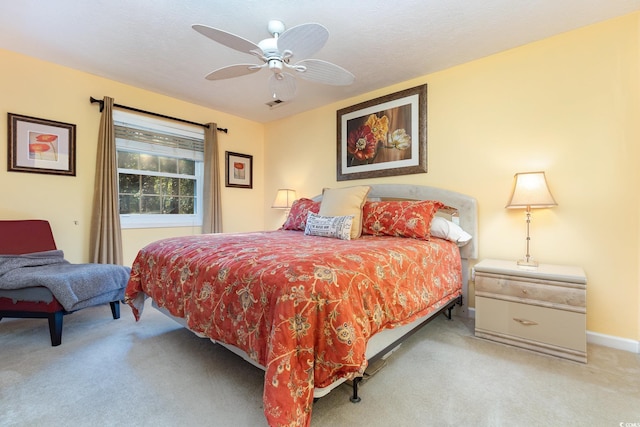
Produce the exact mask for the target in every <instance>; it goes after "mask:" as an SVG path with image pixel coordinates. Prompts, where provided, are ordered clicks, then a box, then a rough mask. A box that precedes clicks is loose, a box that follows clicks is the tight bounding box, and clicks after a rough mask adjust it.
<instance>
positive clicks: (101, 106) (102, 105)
mask: <svg viewBox="0 0 640 427" xmlns="http://www.w3.org/2000/svg"><path fill="white" fill-rule="evenodd" d="M89 102H91V103H92V104H95V103H96V102H97V103H98V104H100V112H101V113H102V110H104V101H103V100H102V99H95V98H94V97H93V96H90V97H89Z"/></svg>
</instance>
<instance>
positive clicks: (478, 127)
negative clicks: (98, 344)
mask: <svg viewBox="0 0 640 427" xmlns="http://www.w3.org/2000/svg"><path fill="white" fill-rule="evenodd" d="M639 16H640V15H639V14H632V15H628V16H626V17H623V18H620V19H616V20H613V21H608V22H605V23H601V24H598V25H594V26H591V27H588V28H584V29H581V30H578V31H573V32H570V33H566V34H563V35H560V36H557V37H554V38H552V39H548V40H544V41H541V42H538V43H534V44H531V45H527V46H524V47H521V48H518V49H514V50H510V51H507V52H504V53H501V54H498V55H493V56H491V57H487V58H484V59H482V60H479V61H475V62H471V63H468V64H465V65H462V66H459V67H455V68H452V69H449V70H445V71H442V72H439V73H435V74H431V75H426V76H424V77H422V78H419V79H415V80H412V81H407V82H404V83H403V84H400V85H396V86H393V87H388V88H384V89H380V90H378V91H375V92H372V93H368V94H365V95H363V96H361V97H357V98H351V99H346V100H344V101H342V102H340V103H336V104H332V105H328V106H326V107H323V108H320V109H317V110H314V111H310V112H306V113H303V114H299V115H297V116H294V117H291V118H288V119H284V120H280V121H276V122H272V123H268V124H266V125H262V124H259V123H255V122H251V121H247V120H244V119H240V118H238V117H234V116H230V115H228V114H225V113H222V112H219V111H213V110H210V109H207V108H204V107H200V106H197V105H193V104H189V103H185V102H181V101H178V100H176V99H172V98H169V97H165V96H162V95H158V94H155V93H152V92H148V91H143V90H141V89H138V88H135V87H131V86H127V85H123V84H120V83H117V82H114V81H110V80H106V79H102V78H100V77H96V76H93V75H88V74H85V73H81V72H77V71H74V70H71V69H68V68H64V67H59V66H57V65H53V64H50V63H45V62H42V61H38V60H35V59H32V58H28V57H24V56H22V55H18V54H15V53H12V52H8V51H3V50H0V64H2V65H3V66H2V67H1V68H0V112H1V113H2V114H4V116H5V117H6V113H7V112H12V113H16V114H24V115H28V116H35V117H40V118H45V119H51V120H57V121H62V122H68V123H75V124H76V125H77V136H78V140H77V143H78V165H77V176H76V177H64V176H49V175H40V174H30V173H16V172H11V173H10V172H7V171H6V168H5V167H2V168H0V218H2V219H10V218H36V217H37V218H46V219H48V220H50V221H51V223H52V226H53V230H54V234H55V236H56V239H57V242H58V246H59V247H60V248H62V249H64V250H65V253H66V255H67V258H68V259H69V260H71V261H72V262H82V261H85V260H87V259H88V242H89V228H88V227H89V223H90V218H91V200H92V192H93V179H94V177H93V168H94V163H95V152H96V138H97V129H98V123H99V113H98V107H97V106H96V105H91V104H90V103H89V101H88V99H89V96H94V97H102V96H104V95H108V96H112V97H114V98H115V99H116V102H118V103H121V104H124V105H131V106H135V107H138V108H143V109H148V110H152V111H156V112H159V113H163V114H168V115H173V116H177V117H182V118H185V119H188V120H193V121H197V122H209V121H215V122H217V123H218V124H219V125H220V126H222V127H228V128H229V134H228V135H224V134H220V135H219V136H220V151H221V158H220V160H221V167H223V166H224V165H223V162H224V151H225V150H229V151H236V152H241V153H246V154H251V155H253V156H254V168H255V170H254V189H253V190H244V189H231V188H229V189H227V188H224V187H223V205H224V208H223V215H224V218H223V221H224V231H228V232H232V231H251V230H259V229H264V228H266V229H274V228H277V227H278V226H279V225H280V224H281V223H282V221H283V219H284V218H283V214H282V212H280V211H276V210H273V209H270V205H271V203H272V201H273V198H274V197H275V193H276V190H277V189H278V188H282V187H292V188H295V189H296V190H297V191H298V195H299V196H313V195H316V194H317V193H319V192H320V191H321V189H322V188H323V187H326V186H345V185H352V184H360V183H363V182H368V181H350V182H339V183H338V182H336V123H335V120H336V110H337V109H340V108H343V107H346V106H349V105H353V104H355V103H358V102H361V101H365V100H368V99H372V98H374V97H377V96H382V95H386V94H389V93H393V92H395V91H397V90H400V89H404V88H408V87H413V86H417V85H420V84H424V83H427V84H428V87H429V89H428V90H429V93H428V139H429V141H428V144H429V146H428V166H429V172H428V173H427V174H419V175H405V176H399V177H396V178H380V179H374V180H371V181H370V182H398V183H412V184H422V185H431V186H437V187H444V188H448V189H451V190H455V191H459V192H462V193H466V194H471V195H473V196H475V197H476V198H477V199H478V202H479V208H480V238H479V240H480V242H479V245H480V257H481V258H486V257H495V258H506V259H517V258H519V257H521V256H522V255H523V252H524V236H525V229H524V216H523V213H522V212H518V211H511V210H506V209H504V205H505V203H506V202H507V198H508V196H509V191H510V189H511V184H512V178H513V174H514V173H516V172H521V171H531V170H545V171H546V172H547V177H548V180H549V183H550V187H551V190H552V192H553V194H554V196H555V197H556V200H557V201H558V203H559V206H558V207H556V208H554V209H548V210H540V211H535V212H534V218H533V224H532V247H531V252H532V254H533V255H534V256H535V257H536V258H538V259H539V260H540V261H541V262H548V263H566V264H574V265H580V266H582V267H583V268H584V269H585V271H586V273H587V276H588V280H589V285H588V302H587V304H588V308H587V310H588V315H587V317H588V325H587V326H588V329H589V330H590V331H593V332H599V333H603V334H609V335H614V336H618V337H623V338H629V339H634V340H638V339H640V308H639V307H640V292H639V289H640V286H639V278H640V268H639V264H640V262H639V261H640V248H639V242H640V227H639V226H638V225H639V220H640V208H639V201H640V195H639V194H638V188H640V185H639V184H640V182H639V181H640V177H639V174H638V173H637V172H636V169H637V166H638V163H639V160H638V159H639V154H640V153H639V151H640V150H639V147H638V145H639V138H640V127H639V126H640V125H638V124H637V123H636V122H638V117H640V106H639V103H640V84H639V82H638V79H639V78H640V77H639V76H640V65H639V62H640V60H639V57H640V52H639V44H638V33H639V29H640V25H639V23H638V20H639ZM6 126H7V123H6V119H2V120H0V135H6V134H7V128H6ZM3 144H6V143H3ZM6 156H7V150H6V146H4V148H2V149H0V164H6V162H7V158H6ZM74 221H78V223H79V225H74ZM196 232H199V230H192V229H190V228H178V229H160V230H158V229H147V230H126V231H125V232H124V236H123V237H124V244H125V246H126V248H125V262H127V263H130V262H132V261H133V257H134V256H135V253H137V250H138V249H139V248H140V247H141V246H143V245H144V244H146V243H147V242H150V241H152V240H155V239H157V238H160V237H164V236H169V235H181V234H192V233H196ZM559 326H561V325H559Z"/></svg>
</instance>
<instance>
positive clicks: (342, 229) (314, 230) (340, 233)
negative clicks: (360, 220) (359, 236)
mask: <svg viewBox="0 0 640 427" xmlns="http://www.w3.org/2000/svg"><path fill="white" fill-rule="evenodd" d="M352 225H353V215H347V216H321V215H316V214H314V213H313V212H309V216H308V217H307V226H306V227H305V229H304V234H306V235H307V236H320V237H337V238H338V239H342V240H351V227H352Z"/></svg>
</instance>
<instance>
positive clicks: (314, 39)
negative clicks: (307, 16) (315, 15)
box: [278, 23, 329, 59]
mask: <svg viewBox="0 0 640 427" xmlns="http://www.w3.org/2000/svg"><path fill="white" fill-rule="evenodd" d="M328 38H329V30H327V29H326V28H325V27H324V26H323V25H320V24H315V23H310V24H301V25H297V26H295V27H292V28H289V29H288V30H286V31H285V32H284V33H282V34H280V36H279V37H278V50H279V51H280V52H284V51H285V50H290V51H291V53H292V54H293V55H292V58H294V59H303V58H308V57H309V56H311V55H313V54H314V53H316V52H317V51H319V50H320V49H321V48H322V46H324V44H325V43H326V42H327V39H328Z"/></svg>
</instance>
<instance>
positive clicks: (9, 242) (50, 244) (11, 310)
mask: <svg viewBox="0 0 640 427" xmlns="http://www.w3.org/2000/svg"><path fill="white" fill-rule="evenodd" d="M51 250H56V243H55V240H54V238H53V233H52V232H51V227H50V225H49V222H48V221H44V220H0V255H24V254H31V253H35V252H44V251H51ZM112 267H116V266H112ZM118 267H120V266H118ZM120 268H125V267H120ZM125 286H126V283H124V284H123V285H122V295H121V296H119V297H118V299H116V300H114V301H109V304H110V305H111V313H112V315H113V318H114V319H118V318H120V304H119V301H120V300H121V299H122V298H123V295H124V287H125ZM69 313H70V311H66V310H65V308H64V307H63V305H62V304H61V303H60V302H59V301H58V300H57V299H56V298H55V296H54V295H53V293H52V292H51V290H49V289H48V288H47V287H44V286H39V285H34V286H32V287H27V288H21V289H0V320H1V319H2V318H3V317H18V318H47V319H48V320H49V334H50V336H51V345H52V346H57V345H60V343H61V342H62V319H63V316H64V315H65V314H69Z"/></svg>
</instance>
